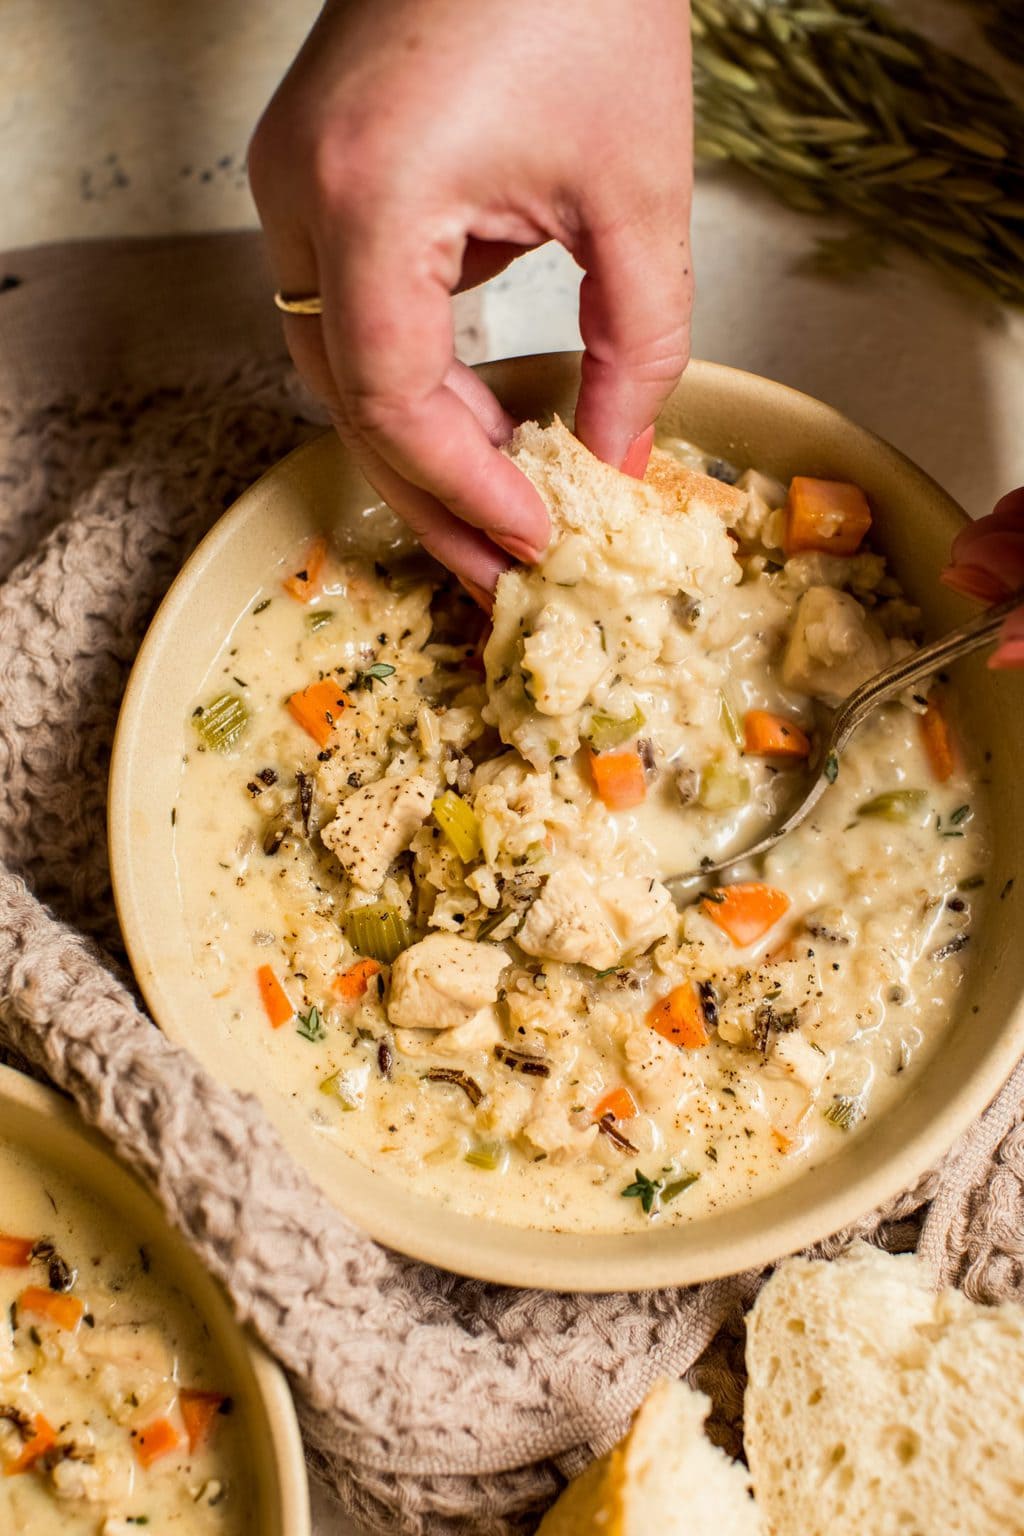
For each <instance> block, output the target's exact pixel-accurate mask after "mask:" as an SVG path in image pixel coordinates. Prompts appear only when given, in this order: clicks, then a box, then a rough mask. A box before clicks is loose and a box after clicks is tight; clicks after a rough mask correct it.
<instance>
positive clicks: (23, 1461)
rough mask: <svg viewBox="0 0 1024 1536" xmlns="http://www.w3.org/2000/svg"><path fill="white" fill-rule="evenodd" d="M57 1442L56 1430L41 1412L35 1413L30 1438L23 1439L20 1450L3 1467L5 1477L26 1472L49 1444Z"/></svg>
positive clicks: (49, 1446) (47, 1448) (52, 1444)
mask: <svg viewBox="0 0 1024 1536" xmlns="http://www.w3.org/2000/svg"><path fill="white" fill-rule="evenodd" d="M56 1444H57V1431H56V1430H55V1429H54V1427H53V1425H52V1424H51V1423H50V1421H49V1419H45V1418H44V1417H43V1415H42V1414H41V1413H37V1414H36V1415H35V1417H34V1418H33V1420H32V1435H31V1438H30V1439H28V1440H26V1441H25V1444H24V1445H23V1446H22V1448H21V1450H20V1451H19V1452H18V1454H17V1456H16V1457H15V1458H14V1460H13V1461H10V1462H8V1464H7V1466H6V1467H5V1468H4V1476H5V1477H15V1476H16V1475H17V1473H19V1472H27V1471H28V1469H29V1467H31V1466H32V1464H33V1463H34V1462H36V1461H38V1460H39V1458H40V1456H42V1455H44V1454H45V1452H46V1451H48V1450H49V1449H50V1448H51V1446H54V1445H56Z"/></svg>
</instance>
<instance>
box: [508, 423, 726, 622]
mask: <svg viewBox="0 0 1024 1536" xmlns="http://www.w3.org/2000/svg"><path fill="white" fill-rule="evenodd" d="M505 452H506V453H507V454H508V456H509V457H510V458H511V459H512V460H513V462H514V463H515V464H516V465H517V467H518V468H519V469H521V470H522V472H523V474H524V475H526V476H527V478H528V479H529V480H531V481H532V482H533V484H534V485H535V486H536V488H537V490H538V492H539V493H540V496H541V499H542V501H543V502H544V504H545V506H546V507H547V509H548V513H549V515H550V518H551V543H550V546H549V548H548V550H547V552H546V553H545V555H544V556H543V557H542V560H541V565H540V570H541V571H542V572H543V570H544V569H545V568H546V566H547V563H548V562H549V561H550V559H551V556H552V555H553V554H554V552H555V550H557V548H558V547H559V545H560V544H561V543H562V542H563V541H564V540H565V539H566V537H567V536H571V535H580V536H581V539H580V540H579V542H580V543H581V544H584V545H585V546H586V547H587V548H589V549H590V551H591V552H592V554H591V559H590V563H589V566H588V576H589V579H599V578H600V577H601V575H602V573H603V567H604V566H605V564H606V563H607V565H608V566H609V567H614V566H615V565H616V564H621V563H622V562H623V560H626V561H627V562H628V563H630V564H631V565H633V566H635V568H636V572H637V574H638V579H639V580H641V582H642V584H643V585H644V587H645V588H646V587H649V588H650V590H651V591H655V590H658V588H659V582H662V583H664V584H665V585H667V586H670V585H672V584H673V583H674V582H678V584H679V586H680V587H684V588H685V589H686V590H687V591H705V592H715V591H717V590H718V589H719V588H720V587H721V586H723V585H731V584H732V583H733V582H734V581H735V580H736V567H735V562H734V560H733V548H734V546H733V543H732V541H731V540H730V539H729V538H728V536H727V535H726V534H725V532H724V528H723V519H722V517H721V515H720V513H719V509H718V508H719V492H720V491H723V490H724V491H730V492H731V491H732V487H730V486H723V485H722V484H721V482H720V481H718V480H713V479H712V478H711V477H710V476H709V475H699V474H695V473H694V471H692V470H689V469H686V468H685V467H684V466H683V465H682V464H677V463H676V461H675V460H672V461H671V464H672V469H671V471H668V470H666V471H665V472H664V473H663V474H662V475H661V476H660V479H659V483H658V484H657V485H653V484H650V485H649V484H646V483H645V482H644V481H642V480H636V479H634V478H633V477H632V476H631V475H624V474H622V473H621V471H619V470H617V469H613V468H612V467H611V466H610V465H609V464H605V463H603V462H602V460H601V459H598V458H596V457H595V456H594V454H592V453H591V452H590V450H589V449H588V448H584V446H583V444H582V443H581V442H580V441H579V439H578V438H576V437H574V436H573V434H572V433H571V432H570V431H569V429H568V428H567V427H566V426H565V425H564V423H563V422H561V421H560V420H559V418H558V417H557V416H556V417H554V419H553V420H552V421H551V423H550V424H549V425H548V426H546V427H542V426H541V425H540V424H539V423H538V422H536V421H526V422H523V424H522V425H521V426H519V427H517V428H516V430H515V432H514V433H513V435H512V438H511V440H510V442H509V443H508V445H507V447H506V449H505ZM665 457H666V458H670V457H671V456H670V455H665ZM676 470H678V474H676V473H675V471H676ZM736 494H737V495H739V496H740V497H741V499H743V498H744V496H745V493H744V492H737V493H736ZM641 573H646V574H645V575H644V574H641Z"/></svg>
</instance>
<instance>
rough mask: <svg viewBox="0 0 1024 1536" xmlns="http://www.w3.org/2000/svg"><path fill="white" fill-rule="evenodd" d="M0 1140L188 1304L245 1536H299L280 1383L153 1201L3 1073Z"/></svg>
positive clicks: (77, 1125) (299, 1473) (305, 1529)
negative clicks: (135, 1250)
mask: <svg viewBox="0 0 1024 1536" xmlns="http://www.w3.org/2000/svg"><path fill="white" fill-rule="evenodd" d="M0 1137H2V1138H3V1140H4V1141H6V1142H8V1143H9V1144H10V1145H11V1146H13V1147H14V1148H15V1149H16V1150H18V1151H21V1152H23V1153H26V1154H27V1155H28V1156H29V1158H31V1159H32V1160H33V1161H36V1160H38V1161H39V1162H40V1163H42V1164H43V1166H44V1167H45V1168H46V1169H47V1170H48V1171H49V1170H52V1172H53V1175H54V1177H56V1178H57V1179H60V1178H61V1176H62V1175H66V1177H67V1179H68V1181H69V1183H72V1184H74V1185H75V1186H77V1187H78V1188H80V1189H81V1190H82V1191H83V1192H84V1193H85V1195H87V1196H89V1197H91V1198H92V1199H94V1200H95V1201H96V1202H97V1204H98V1205H99V1206H100V1207H101V1208H102V1210H103V1211H104V1212H110V1213H113V1214H114V1216H115V1217H116V1219H117V1221H118V1223H119V1224H123V1230H124V1231H126V1232H131V1233H132V1237H133V1241H135V1242H137V1243H140V1244H145V1246H146V1247H147V1249H148V1250H149V1251H150V1252H151V1253H152V1254H153V1255H154V1256H155V1257H156V1258H157V1260H158V1263H159V1272H160V1273H161V1274H162V1275H166V1277H167V1279H168V1281H169V1282H170V1283H172V1284H173V1285H174V1286H176V1287H177V1288H178V1289H179V1290H180V1291H181V1292H182V1293H183V1294H184V1295H185V1296H187V1297H188V1299H189V1300H190V1301H191V1302H192V1304H193V1305H194V1307H195V1308H196V1311H197V1312H198V1313H199V1316H200V1317H201V1319H202V1321H203V1323H204V1325H205V1327H206V1329H207V1330H208V1332H209V1335H210V1337H211V1338H212V1340H213V1343H214V1345H215V1347H216V1350H217V1352H218V1354H219V1355H220V1357H221V1358H222V1360H223V1362H224V1365H225V1367H226V1369H227V1372H228V1379H229V1380H230V1382H231V1393H232V1396H233V1397H234V1399H235V1401H236V1405H237V1409H238V1412H240V1413H241V1414H242V1416H243V1419H244V1424H245V1431H246V1456H247V1462H246V1470H247V1472H248V1474H249V1476H250V1478H251V1486H252V1501H253V1505H254V1507H255V1511H256V1520H255V1524H254V1525H253V1527H252V1536H309V1533H310V1524H309V1493H308V1485H307V1480H306V1467H305V1461H304V1458H303V1452H302V1441H301V1439H300V1437H299V1427H298V1424H297V1422H296V1419H295V1409H294V1407H293V1405H292V1400H291V1395H290V1393H289V1391H288V1385H287V1383H286V1381H285V1379H284V1376H283V1374H282V1373H281V1371H280V1369H279V1368H278V1367H277V1366H276V1365H275V1364H274V1362H273V1361H272V1360H271V1359H270V1356H269V1355H267V1354H266V1353H265V1351H264V1350H263V1349H261V1347H260V1346H259V1345H258V1344H256V1343H255V1342H254V1341H252V1340H251V1339H249V1338H248V1337H247V1336H246V1334H245V1333H244V1332H243V1331H242V1329H241V1327H240V1326H239V1324H238V1323H237V1322H236V1321H235V1319H234V1317H233V1316H232V1315H231V1310H230V1308H229V1306H228V1303H227V1301H226V1299H225V1297H224V1294H223V1292H222V1291H221V1290H220V1289H219V1288H218V1286H217V1285H216V1284H215V1283H214V1281H213V1280H211V1279H210V1277H209V1275H208V1274H207V1273H206V1271H205V1270H204V1269H203V1267H202V1265H201V1264H200V1263H199V1261H198V1259H197V1258H196V1257H195V1255H194V1254H193V1253H192V1252H191V1250H190V1249H189V1248H188V1247H187V1245H186V1244H185V1242H184V1240H183V1239H182V1238H181V1237H179V1235H178V1234H177V1233H176V1232H174V1231H173V1230H172V1229H171V1227H170V1226H169V1225H168V1224H167V1221H166V1220H165V1218H164V1216H163V1213H162V1212H161V1210H160V1208H159V1206H158V1205H157V1203H156V1201H155V1200H154V1199H153V1198H152V1196H151V1195H150V1194H148V1193H147V1191H146V1190H145V1189H144V1188H143V1186H142V1185H141V1184H140V1183H139V1181H138V1180H137V1179H136V1178H134V1177H133V1175H132V1174H130V1173H129V1172H128V1171H127V1170H126V1169H124V1168H122V1167H121V1165H120V1164H119V1163H118V1162H116V1161H115V1159H114V1157H113V1156H112V1155H111V1153H110V1152H109V1151H108V1149H107V1147H106V1145H105V1143H104V1142H103V1141H101V1139H100V1138H99V1137H98V1136H97V1135H95V1134H94V1133H93V1132H92V1131H90V1130H89V1129H88V1128H87V1127H86V1126H85V1125H84V1124H83V1122H82V1120H81V1119H80V1118H79V1116H78V1114H77V1112H76V1111H75V1109H74V1108H73V1107H72V1105H71V1104H70V1103H69V1102H68V1101H67V1100H66V1099H63V1098H61V1097H60V1096H59V1095H58V1094H56V1093H54V1092H53V1091H52V1090H51V1089H49V1088H43V1087H41V1086H40V1085H39V1084H38V1083H36V1082H33V1081H32V1080H31V1079H30V1078H27V1077H25V1076H23V1075H22V1074H21V1073H20V1072H13V1071H11V1069H10V1068H9V1067H0ZM0 1204H2V1201H0ZM0 1225H2V1222H0ZM19 1529H20V1527H19Z"/></svg>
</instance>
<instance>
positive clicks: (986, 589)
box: [941, 565, 1010, 603]
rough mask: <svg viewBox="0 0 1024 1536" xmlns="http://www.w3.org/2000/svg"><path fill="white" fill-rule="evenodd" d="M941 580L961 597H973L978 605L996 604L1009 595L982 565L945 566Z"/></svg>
mask: <svg viewBox="0 0 1024 1536" xmlns="http://www.w3.org/2000/svg"><path fill="white" fill-rule="evenodd" d="M941 580H942V581H943V583H944V584H945V585H946V586H947V587H951V588H952V590H953V591H954V592H959V593H960V595H961V596H962V597H973V598H975V599H976V600H977V601H978V602H979V603H998V602H1000V601H1001V599H1002V598H1004V597H1009V595H1010V589H1009V587H1008V586H1007V585H1006V583H1005V582H1003V581H1000V579H999V577H998V576H995V575H993V573H992V572H991V571H989V570H987V569H986V568H985V567H984V566H982V565H947V567H946V569H945V570H944V571H943V572H942V577H941Z"/></svg>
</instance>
